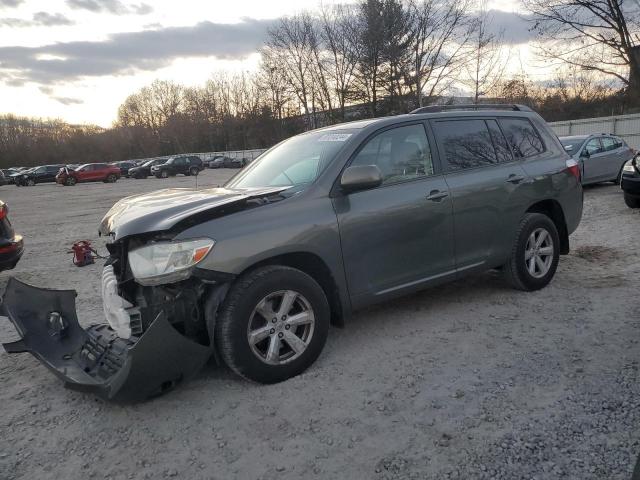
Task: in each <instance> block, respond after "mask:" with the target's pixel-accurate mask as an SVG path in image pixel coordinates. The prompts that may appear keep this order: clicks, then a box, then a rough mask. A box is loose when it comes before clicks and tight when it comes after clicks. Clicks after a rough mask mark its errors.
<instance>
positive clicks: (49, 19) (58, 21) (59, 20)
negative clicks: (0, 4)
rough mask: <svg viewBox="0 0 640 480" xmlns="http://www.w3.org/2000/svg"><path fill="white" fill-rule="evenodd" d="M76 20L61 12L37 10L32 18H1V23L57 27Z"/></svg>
mask: <svg viewBox="0 0 640 480" xmlns="http://www.w3.org/2000/svg"><path fill="white" fill-rule="evenodd" d="M74 23H75V22H74V21H73V20H70V19H68V18H67V17H65V16H64V15H62V14H61V13H54V14H51V13H47V12H36V13H34V14H33V19H32V20H25V19H23V18H0V25H1V26H5V27H11V28H24V27H56V26H60V25H73V24H74Z"/></svg>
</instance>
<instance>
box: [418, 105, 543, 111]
mask: <svg viewBox="0 0 640 480" xmlns="http://www.w3.org/2000/svg"><path fill="white" fill-rule="evenodd" d="M449 110H513V111H514V112H532V111H533V110H531V109H530V108H529V107H527V106H526V105H519V104H517V103H479V104H475V103H471V104H460V105H430V106H428V107H420V108H416V109H415V110H413V111H412V112H411V113H438V112H447V111H449Z"/></svg>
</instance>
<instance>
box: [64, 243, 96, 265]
mask: <svg viewBox="0 0 640 480" xmlns="http://www.w3.org/2000/svg"><path fill="white" fill-rule="evenodd" d="M68 253H73V264H74V265H75V266H76V267H84V266H86V265H91V264H92V263H94V262H95V260H96V258H101V257H100V255H98V252H96V250H95V249H94V248H93V247H92V246H91V242H90V241H89V240H80V241H78V242H76V243H74V244H73V245H72V246H71V250H69V252H68Z"/></svg>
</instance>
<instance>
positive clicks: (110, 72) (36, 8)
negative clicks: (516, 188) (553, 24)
mask: <svg viewBox="0 0 640 480" xmlns="http://www.w3.org/2000/svg"><path fill="white" fill-rule="evenodd" d="M338 2H340V0H323V3H324V4H331V3H338ZM516 2H517V0H494V1H493V2H491V3H490V8H491V9H492V10H493V14H494V25H495V26H496V28H499V29H504V30H505V38H506V39H508V40H509V42H510V43H511V45H512V47H513V48H512V53H511V55H510V69H511V70H513V71H515V70H520V69H521V68H526V69H530V67H531V65H532V63H533V62H535V59H534V58H533V55H532V52H531V51H530V49H529V48H528V46H527V45H528V42H529V41H530V39H531V34H530V33H529V32H528V30H527V28H528V24H527V23H526V21H525V20H524V19H523V18H522V12H519V11H518V6H517V5H518V4H517V3H516ZM340 3H345V0H341V2H340ZM319 5H320V0H179V1H176V0H0V113H13V114H16V115H24V116H33V117H48V118H61V119H63V120H65V121H67V122H70V123H74V124H81V123H84V124H96V125H100V126H103V127H109V126H110V125H111V124H112V122H113V121H115V119H116V116H117V109H118V106H119V105H120V104H121V103H122V102H123V101H124V99H125V98H126V97H127V95H129V94H131V93H133V92H135V91H136V90H138V89H139V88H141V87H143V86H145V85H148V84H149V83H151V82H152V81H153V80H155V79H163V80H173V81H177V82H180V83H182V84H184V85H201V84H203V83H204V82H205V81H206V80H207V78H209V77H210V76H211V75H212V73H214V72H216V71H219V70H225V71H247V72H251V71H252V70H255V69H256V68H257V66H258V64H259V54H258V53H257V50H258V48H259V47H260V46H261V45H262V43H263V41H264V39H265V37H266V31H267V29H268V28H269V27H270V26H271V25H274V24H275V23H276V22H277V21H278V19H279V18H281V17H282V16H285V15H291V14H294V13H297V12H300V11H301V10H303V9H307V10H313V9H315V8H318V7H319Z"/></svg>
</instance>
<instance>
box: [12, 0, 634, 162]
mask: <svg viewBox="0 0 640 480" xmlns="http://www.w3.org/2000/svg"><path fill="white" fill-rule="evenodd" d="M623 1H624V0H602V2H603V3H602V4H600V3H599V2H600V0H596V1H593V2H591V1H590V0H580V1H579V2H576V1H575V0H553V2H548V3H544V2H539V1H538V0H536V2H532V3H531V4H530V5H529V9H530V11H531V12H532V15H533V17H532V18H534V19H535V22H536V23H535V24H533V25H532V27H531V28H532V30H534V31H537V32H538V33H539V35H540V38H541V39H542V40H541V42H540V43H539V45H538V51H539V54H540V55H541V56H543V57H545V56H546V58H551V57H553V58H554V59H555V60H559V61H561V62H562V68H559V69H558V71H557V73H556V74H555V75H554V76H552V77H551V78H547V79H545V80H544V81H539V80H538V81H536V80H532V79H531V78H530V76H529V75H527V72H520V73H515V74H514V73H513V70H512V69H510V70H508V69H507V66H508V65H509V61H510V48H509V45H508V42H507V41H506V40H505V39H504V35H503V32H502V31H501V30H500V29H499V28H498V26H497V25H494V19H493V16H492V13H491V12H490V11H489V10H488V9H487V5H486V0H480V3H478V2H477V1H476V0H361V1H360V2H359V3H357V4H349V5H332V6H326V5H322V6H321V7H320V8H319V9H318V10H317V11H314V12H302V13H299V14H296V15H292V16H289V17H285V18H283V19H281V20H280V21H279V22H278V24H277V25H276V26H275V27H273V28H272V29H271V30H269V32H268V35H267V38H266V41H265V44H264V46H263V48H262V49H261V51H260V55H261V62H260V67H259V70H258V71H257V72H251V73H246V72H245V73H235V74H231V73H216V74H214V75H213V76H212V77H211V78H210V79H209V80H207V81H206V82H205V83H204V84H203V85H201V86H197V87H187V86H183V85H180V84H178V83H175V82H170V81H163V80H156V81H154V82H153V83H152V84H151V85H149V86H146V87H144V88H142V89H140V90H139V91H137V92H135V93H133V94H131V95H130V96H129V97H127V99H126V100H125V101H124V103H123V104H122V105H120V107H119V109H118V115H117V120H116V122H114V124H113V126H112V127H111V128H108V129H103V128H99V127H95V126H71V125H68V124H66V123H64V122H62V121H59V120H41V119H29V118H18V117H15V116H13V115H4V116H0V164H1V165H2V166H3V167H6V166H9V165H35V164H44V163H79V162H93V161H115V160H122V159H132V158H145V157H152V156H157V155H170V154H174V153H186V152H199V151H201V152H203V151H221V150H237V149H251V148H262V147H268V146H271V145H273V144H275V143H277V142H278V141H280V140H282V139H284V138H287V137H289V136H291V135H293V134H296V133H299V132H302V131H305V130H308V129H311V128H316V127H321V126H326V125H331V124H334V123H338V122H343V121H349V120H356V119H361V118H369V117H376V116H384V115H394V114H401V113H406V112H409V111H411V110H413V109H414V108H417V107H419V106H423V105H429V104H433V103H436V102H437V103H447V102H453V101H459V99H457V98H456V97H459V96H460V93H456V92H466V93H465V94H464V95H465V96H467V97H469V101H471V102H483V101H491V102H495V101H500V102H507V103H524V104H527V105H529V106H531V107H533V108H535V109H536V110H537V111H539V112H540V113H541V114H542V116H543V117H544V118H545V119H546V120H547V121H554V120H562V119H566V118H581V117H589V116H596V115H611V114H618V113H624V112H626V111H630V110H632V109H633V107H634V106H637V105H638V92H636V86H635V85H636V83H637V80H636V78H637V71H635V70H634V69H636V68H637V66H636V65H635V63H634V61H635V60H634V59H635V57H634V55H635V54H634V53H633V52H634V51H635V50H634V48H636V49H637V47H636V46H635V45H636V43H634V42H638V28H637V25H636V23H634V22H637V18H640V15H638V17H635V16H634V11H632V10H629V9H628V8H626V7H625V6H624V4H623ZM592 3H593V4H597V5H591V4H592ZM525 4H526V0H525ZM559 5H560V6H562V5H564V6H565V7H566V8H564V9H560V7H559ZM616 5H617V7H618V8H617V9H616ZM580 9H582V10H580ZM606 9H609V10H606ZM576 11H582V12H583V14H582V15H577V14H576ZM592 11H597V12H598V13H599V15H600V16H599V17H597V18H594V16H593V15H591V16H589V15H590V13H589V12H592ZM607 11H609V13H610V15H609V16H610V17H611V18H609V17H607V13H606V12H607ZM603 12H604V13H603ZM625 15H626V16H625ZM614 17H615V20H612V19H614ZM598 21H600V22H601V25H600V26H599V25H597V24H596V23H597V22H598ZM585 22H587V23H586V24H588V25H591V27H590V28H584V27H582V28H583V29H584V32H586V33H584V32H583V33H582V34H581V33H580V32H577V31H576V28H575V27H576V25H578V24H580V25H582V24H585ZM612 22H614V23H613V24H614V25H617V27H616V28H617V29H618V30H619V31H620V34H619V35H618V36H617V37H616V36H615V32H616V31H617V30H616V28H613V29H612V28H611V24H612ZM594 32H595V33H594ZM597 32H600V33H597ZM612 32H613V34H612ZM605 33H606V34H607V35H605ZM560 35H565V37H564V46H563V47H562V48H560V47H557V48H555V49H552V50H550V49H549V45H550V44H552V43H553V42H555V41H557V40H558V38H560ZM634 35H635V37H634ZM569 36H572V37H571V38H569ZM585 38H586V39H589V41H590V42H594V41H596V40H594V39H598V38H601V39H602V40H601V42H600V44H599V45H598V47H599V49H598V50H596V49H594V48H591V49H590V50H589V51H591V56H592V57H595V56H597V55H604V54H602V51H605V50H606V49H609V51H610V59H611V60H610V61H609V63H602V62H600V63H598V61H594V58H586V57H585V49H583V48H578V49H577V50H576V49H574V48H573V47H572V45H574V44H575V42H578V45H582V43H580V42H584V40H585ZM571 51H573V54H571V53H567V52H571ZM611 52H613V53H611ZM625 52H626V53H625ZM599 58H600V60H602V61H603V62H604V61H605V60H607V57H606V56H604V57H599ZM596 60H597V59H596ZM613 63H615V65H614V64H613Z"/></svg>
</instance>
